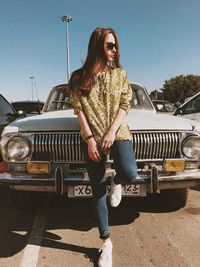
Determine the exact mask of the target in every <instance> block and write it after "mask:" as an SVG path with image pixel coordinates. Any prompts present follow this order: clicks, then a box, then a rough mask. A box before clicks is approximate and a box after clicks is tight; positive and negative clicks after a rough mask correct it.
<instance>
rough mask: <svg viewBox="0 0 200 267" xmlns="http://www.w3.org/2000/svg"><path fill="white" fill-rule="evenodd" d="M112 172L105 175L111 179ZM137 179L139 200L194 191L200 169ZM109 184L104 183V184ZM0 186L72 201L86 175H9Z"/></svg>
mask: <svg viewBox="0 0 200 267" xmlns="http://www.w3.org/2000/svg"><path fill="white" fill-rule="evenodd" d="M112 173H113V170H109V171H107V173H106V177H107V176H111V175H112ZM138 174H139V175H138V177H137V178H136V179H135V181H133V183H132V184H134V185H139V186H140V188H141V190H140V191H141V193H140V194H139V196H145V195H146V194H147V193H156V192H159V191H160V190H162V189H175V188H186V187H194V186H198V185H199V184H200V169H197V170H185V171H180V172H176V173H173V174H172V173H168V174H167V175H166V174H164V173H162V172H160V171H158V169H157V167H156V166H153V167H152V169H151V171H148V172H139V173H138ZM109 183H110V181H109V179H107V184H108V185H109ZM0 184H4V185H8V186H9V187H11V188H12V189H16V190H29V191H38V192H41V191H44V192H46V191H49V192H56V193H57V194H65V193H67V194H68V195H69V196H70V197H73V196H74V195H73V187H74V186H76V185H90V182H89V178H88V175H87V173H86V172H85V173H83V172H82V173H80V175H77V173H76V175H75V174H73V175H68V176H67V177H64V175H63V172H62V169H61V168H60V169H59V168H58V169H57V170H56V171H55V175H53V177H49V176H47V177H45V178H41V177H33V176H31V175H29V176H28V175H20V176H19V175H11V174H9V173H1V174H0Z"/></svg>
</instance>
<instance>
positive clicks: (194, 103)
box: [177, 93, 200, 121]
mask: <svg viewBox="0 0 200 267" xmlns="http://www.w3.org/2000/svg"><path fill="white" fill-rule="evenodd" d="M178 110H179V112H178V113H177V115H178V116H183V117H184V118H187V119H191V120H196V121H200V93H199V94H198V95H197V96H195V97H193V98H192V99H190V100H189V101H187V102H186V103H185V104H184V105H182V106H181V107H180V108H179V109H178Z"/></svg>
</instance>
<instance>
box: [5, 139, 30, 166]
mask: <svg viewBox="0 0 200 267" xmlns="http://www.w3.org/2000/svg"><path fill="white" fill-rule="evenodd" d="M5 153H6V157H7V158H8V159H9V160H17V161H20V160H24V159H25V158H26V157H28V156H29V155H30V144H29V141H28V140H27V139H25V138H24V137H21V136H20V137H19V136H17V137H16V136H15V137H13V138H11V139H10V140H9V141H8V143H7V145H6V149H5Z"/></svg>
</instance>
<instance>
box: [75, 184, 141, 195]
mask: <svg viewBox="0 0 200 267" xmlns="http://www.w3.org/2000/svg"><path fill="white" fill-rule="evenodd" d="M122 189H123V190H122V194H123V195H124V196H139V195H140V185H138V184H137V185H135V184H131V185H124V186H123V187H122ZM109 193H110V186H109V185H108V186H107V195H108V194H109ZM74 196H75V197H90V196H92V189H91V186H90V185H76V186H74Z"/></svg>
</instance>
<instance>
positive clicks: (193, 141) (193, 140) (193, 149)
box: [182, 136, 200, 159]
mask: <svg viewBox="0 0 200 267" xmlns="http://www.w3.org/2000/svg"><path fill="white" fill-rule="evenodd" d="M182 151H183V154H184V155H185V156H186V157H187V158H191V159H198V158H200V138H199V137H198V136H189V137H188V138H186V139H185V141H184V142H183V144H182Z"/></svg>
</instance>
